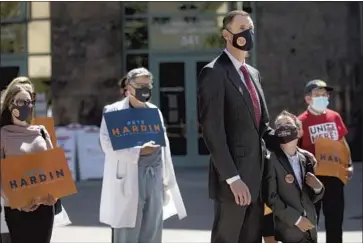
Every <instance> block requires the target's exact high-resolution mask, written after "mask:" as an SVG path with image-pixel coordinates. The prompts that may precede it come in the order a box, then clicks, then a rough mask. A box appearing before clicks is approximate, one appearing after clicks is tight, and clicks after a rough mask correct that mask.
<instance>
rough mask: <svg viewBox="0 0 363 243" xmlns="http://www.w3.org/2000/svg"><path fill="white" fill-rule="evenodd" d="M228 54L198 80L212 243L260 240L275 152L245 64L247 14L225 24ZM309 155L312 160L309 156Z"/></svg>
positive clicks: (255, 76) (256, 83)
mask: <svg viewBox="0 0 363 243" xmlns="http://www.w3.org/2000/svg"><path fill="white" fill-rule="evenodd" d="M222 35H223V38H224V39H225V40H226V49H225V50H224V51H223V53H222V54H221V55H220V56H218V57H217V58H216V59H215V60H213V61H212V62H211V63H209V64H207V65H206V66H205V67H204V68H203V69H202V71H201V73H200V75H199V78H198V101H199V102H198V109H199V114H200V117H199V122H200V124H201V126H202V132H203V138H204V140H205V143H206V145H207V147H208V149H209V151H210V154H211V163H210V172H209V194H210V197H211V198H212V199H214V201H215V218H214V225H213V229H212V239H211V241H212V243H237V242H239V243H258V242H261V241H262V221H263V213H264V207H263V202H262V200H261V192H260V188H261V180H262V174H263V166H264V157H265V154H266V146H265V142H266V145H267V147H268V148H270V149H273V148H274V147H276V148H279V144H278V142H277V140H276V138H275V136H274V131H273V130H272V129H271V128H270V127H269V125H268V124H269V115H268V111H267V107H266V101H265V97H264V94H263V91H262V87H261V78H260V74H259V72H258V71H257V70H256V69H255V68H253V67H251V66H250V65H247V64H246V63H245V57H246V54H247V52H248V51H249V50H251V49H252V47H253V22H252V20H251V18H250V17H249V15H248V13H246V12H244V11H240V10H236V11H232V12H229V13H228V14H227V15H226V16H225V17H224V19H223V31H222ZM310 156H312V155H311V154H310Z"/></svg>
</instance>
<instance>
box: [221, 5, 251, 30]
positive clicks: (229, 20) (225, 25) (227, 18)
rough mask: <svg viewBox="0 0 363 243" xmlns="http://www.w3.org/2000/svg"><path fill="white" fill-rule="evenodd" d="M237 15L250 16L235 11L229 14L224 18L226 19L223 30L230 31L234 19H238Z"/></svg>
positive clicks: (244, 12)
mask: <svg viewBox="0 0 363 243" xmlns="http://www.w3.org/2000/svg"><path fill="white" fill-rule="evenodd" d="M237 15H241V16H250V15H249V14H248V13H247V12H246V11H243V10H233V11H231V12H229V13H227V15H226V16H224V18H223V29H228V27H229V25H230V24H231V23H232V21H233V19H234V17H236V16H237Z"/></svg>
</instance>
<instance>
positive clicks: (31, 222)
mask: <svg viewBox="0 0 363 243" xmlns="http://www.w3.org/2000/svg"><path fill="white" fill-rule="evenodd" d="M5 220H6V223H7V225H8V228H9V233H10V238H11V243H50V240H51V238H52V232H53V222H54V210H53V206H44V205H41V206H39V208H38V209H37V210H35V211H33V212H24V211H19V210H17V209H11V208H10V207H5Z"/></svg>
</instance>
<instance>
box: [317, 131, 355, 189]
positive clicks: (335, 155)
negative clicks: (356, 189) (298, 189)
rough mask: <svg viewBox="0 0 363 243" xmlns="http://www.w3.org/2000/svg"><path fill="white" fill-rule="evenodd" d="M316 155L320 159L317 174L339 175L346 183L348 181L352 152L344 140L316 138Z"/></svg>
mask: <svg viewBox="0 0 363 243" xmlns="http://www.w3.org/2000/svg"><path fill="white" fill-rule="evenodd" d="M315 157H316V160H317V161H318V164H317V167H316V171H315V173H316V175H321V176H333V177H337V178H339V179H340V180H341V181H342V182H343V183H344V184H346V183H347V168H348V167H349V158H350V154H349V151H348V149H347V148H346V146H345V144H344V143H343V142H342V141H335V140H331V139H327V138H318V139H316V141H315Z"/></svg>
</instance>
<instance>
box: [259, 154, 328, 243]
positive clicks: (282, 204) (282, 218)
mask: <svg viewBox="0 0 363 243" xmlns="http://www.w3.org/2000/svg"><path fill="white" fill-rule="evenodd" d="M298 156H299V160H300V162H301V168H302V170H303V171H302V175H303V186H302V188H301V187H300V186H299V184H298V182H297V180H296V177H295V173H294V170H293V168H292V166H291V164H290V161H289V160H288V158H287V156H286V155H285V153H284V152H283V151H282V150H281V149H280V150H276V151H275V152H272V153H271V155H270V159H269V161H266V168H265V173H264V182H263V194H264V195H263V197H264V199H265V201H266V204H267V206H269V207H270V208H271V209H272V212H273V215H274V222H275V238H276V240H278V241H282V242H300V241H301V240H302V239H303V238H304V237H306V236H307V235H306V234H307V233H304V232H302V231H300V229H299V228H298V227H297V226H295V223H296V222H297V220H298V219H299V217H300V216H305V217H307V218H308V219H309V220H310V222H311V223H312V224H314V225H315V226H316V225H317V216H316V211H315V206H314V203H315V202H317V201H318V200H320V199H321V198H322V197H323V194H324V188H323V189H322V191H321V192H320V193H319V194H316V193H315V192H314V190H313V189H312V188H310V187H309V186H308V185H306V183H305V175H306V173H307V172H311V173H314V171H313V166H312V162H311V161H309V160H308V159H307V158H306V157H305V156H304V155H302V154H301V153H298ZM287 175H293V176H294V180H293V182H292V183H291V182H290V183H289V182H288V181H287V180H286V176H287ZM310 237H311V238H312V240H314V241H316V240H317V231H316V228H314V229H312V230H310Z"/></svg>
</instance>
